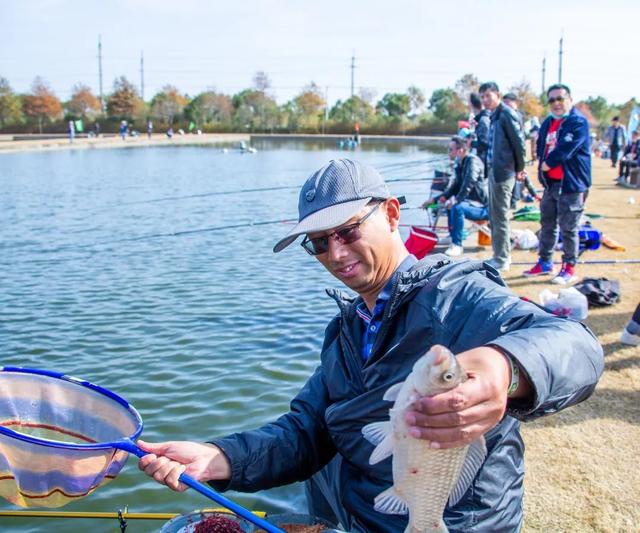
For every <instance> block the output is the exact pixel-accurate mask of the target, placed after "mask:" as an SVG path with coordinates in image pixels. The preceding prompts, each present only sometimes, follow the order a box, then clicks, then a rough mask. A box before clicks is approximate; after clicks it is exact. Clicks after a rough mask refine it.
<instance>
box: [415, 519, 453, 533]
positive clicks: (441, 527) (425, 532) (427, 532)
mask: <svg viewBox="0 0 640 533" xmlns="http://www.w3.org/2000/svg"><path fill="white" fill-rule="evenodd" d="M434 525H435V529H433V528H427V529H418V528H417V527H415V526H414V525H413V524H412V523H411V522H409V525H408V526H407V529H405V530H404V533H449V530H448V529H447V526H446V524H445V523H444V520H440V523H439V524H434Z"/></svg>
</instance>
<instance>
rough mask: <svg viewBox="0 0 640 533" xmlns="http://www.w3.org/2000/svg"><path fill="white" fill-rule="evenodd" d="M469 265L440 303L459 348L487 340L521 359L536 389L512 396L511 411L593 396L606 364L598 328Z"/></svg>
mask: <svg viewBox="0 0 640 533" xmlns="http://www.w3.org/2000/svg"><path fill="white" fill-rule="evenodd" d="M476 265H477V263H476ZM462 268H464V267H462ZM466 268H467V269H468V272H465V273H464V276H463V277H461V278H460V281H458V283H456V284H455V286H456V289H455V290H453V286H454V285H453V284H451V285H449V289H448V290H449V293H450V294H449V295H448V296H447V298H446V299H447V302H442V303H441V304H440V305H442V306H446V307H445V308H447V309H448V312H447V313H446V315H445V316H443V317H441V321H442V326H443V327H444V328H448V329H449V335H450V338H451V339H452V340H453V342H452V344H451V349H452V350H453V351H454V352H455V353H459V352H461V351H465V350H469V349H471V348H475V347H478V346H482V345H487V346H494V347H497V348H499V349H500V350H502V351H504V352H506V353H508V354H509V355H510V356H511V357H512V358H513V359H514V360H515V361H517V362H518V364H519V365H520V367H521V368H522V370H523V372H524V374H525V375H526V377H527V379H528V380H529V382H530V383H531V389H532V393H531V397H530V398H529V399H528V400H527V401H518V402H516V401H510V402H509V405H508V414H509V415H511V416H514V417H515V418H518V419H520V420H530V419H534V418H537V417H540V416H543V415H547V414H550V413H554V412H556V411H560V410H561V409H564V408H566V407H569V406H570V405H574V404H577V403H579V402H581V401H583V400H585V399H586V398H588V397H589V396H590V395H591V393H592V392H593V390H594V389H595V386H596V383H597V382H598V379H599V377H600V376H601V375H602V372H603V370H604V357H603V352H602V347H601V346H600V344H599V343H598V340H597V339H596V338H595V336H594V335H593V333H591V331H589V329H588V328H587V327H586V326H584V325H582V324H581V323H580V322H576V321H574V320H571V319H567V318H561V317H557V316H554V315H552V314H550V313H548V312H546V311H545V310H543V309H542V308H540V307H538V306H537V305H535V304H533V303H531V302H527V301H523V300H521V299H520V298H518V297H517V296H515V295H514V294H513V293H512V292H511V291H510V290H509V289H508V288H506V287H504V286H501V285H500V284H499V283H500V281H497V280H492V279H489V278H490V277H491V276H492V274H491V271H485V272H484V275H483V274H482V273H481V271H478V270H477V267H476V268H474V263H473V262H471V261H470V262H469V263H468V265H467V266H466ZM440 284H442V282H440Z"/></svg>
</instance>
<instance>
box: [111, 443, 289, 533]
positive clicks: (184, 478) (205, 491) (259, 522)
mask: <svg viewBox="0 0 640 533" xmlns="http://www.w3.org/2000/svg"><path fill="white" fill-rule="evenodd" d="M113 444H114V447H116V448H118V449H120V450H124V451H126V452H129V453H132V454H134V455H137V456H138V457H144V456H145V455H147V452H145V451H143V450H141V449H140V448H138V446H137V445H136V444H135V443H134V442H133V441H132V440H130V439H125V440H122V441H118V442H114V443H113ZM179 479H180V481H181V482H182V483H184V484H185V485H187V486H188V487H191V488H192V489H194V490H196V491H198V492H199V493H200V494H202V495H203V496H206V497H207V498H210V499H211V500H213V501H214V502H216V503H218V504H220V505H222V506H223V507H226V508H227V509H229V510H230V511H232V512H233V513H235V514H237V515H238V516H241V517H242V518H244V519H245V520H248V521H249V522H251V523H252V524H255V525H256V526H258V527H261V528H262V529H264V530H265V531H267V532H268V533H285V531H284V530H283V529H280V528H279V527H276V526H274V525H273V524H272V523H271V522H267V521H266V520H264V519H263V518H260V517H259V516H256V515H255V514H253V513H252V512H251V511H249V509H245V508H244V507H242V506H241V505H238V504H237V503H235V502H232V501H231V500H230V499H228V498H226V497H225V496H223V495H222V494H220V493H219V492H216V491H215V490H213V489H212V488H211V487H209V486H207V485H205V484H204V483H200V482H199V481H196V480H195V479H194V478H192V477H191V476H189V475H188V474H184V473H183V474H180V478H179Z"/></svg>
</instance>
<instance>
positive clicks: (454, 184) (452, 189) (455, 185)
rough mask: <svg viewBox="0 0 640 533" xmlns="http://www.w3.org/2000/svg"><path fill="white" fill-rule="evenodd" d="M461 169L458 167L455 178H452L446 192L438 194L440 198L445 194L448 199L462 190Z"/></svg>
mask: <svg viewBox="0 0 640 533" xmlns="http://www.w3.org/2000/svg"><path fill="white" fill-rule="evenodd" d="M461 174H462V172H461V170H460V169H456V170H455V173H454V176H453V179H452V180H451V183H450V184H449V186H448V187H447V188H446V189H445V190H444V192H443V193H442V194H440V195H438V198H439V197H440V196H444V197H445V198H446V199H447V200H448V199H449V198H451V197H452V196H456V198H457V195H458V193H459V192H460V184H461V180H462V178H461Z"/></svg>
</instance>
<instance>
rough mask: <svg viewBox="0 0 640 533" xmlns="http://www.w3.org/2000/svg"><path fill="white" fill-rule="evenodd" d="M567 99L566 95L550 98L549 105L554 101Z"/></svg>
mask: <svg viewBox="0 0 640 533" xmlns="http://www.w3.org/2000/svg"><path fill="white" fill-rule="evenodd" d="M566 99H567V98H566V97H564V96H556V97H555V98H549V99H548V100H547V102H549V105H551V104H553V103H554V102H564V101H565V100H566Z"/></svg>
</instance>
